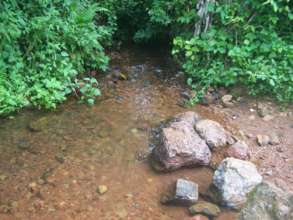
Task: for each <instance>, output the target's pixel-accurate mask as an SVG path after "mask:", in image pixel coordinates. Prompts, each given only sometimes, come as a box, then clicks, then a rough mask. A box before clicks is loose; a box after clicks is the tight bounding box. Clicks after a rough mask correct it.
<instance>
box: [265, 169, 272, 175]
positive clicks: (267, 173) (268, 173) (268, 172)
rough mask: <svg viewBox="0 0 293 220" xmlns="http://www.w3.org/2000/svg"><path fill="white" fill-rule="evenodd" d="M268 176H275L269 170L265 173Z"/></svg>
mask: <svg viewBox="0 0 293 220" xmlns="http://www.w3.org/2000/svg"><path fill="white" fill-rule="evenodd" d="M265 175H266V176H272V175H273V171H272V170H268V171H267V172H265Z"/></svg>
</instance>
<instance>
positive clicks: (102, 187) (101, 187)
mask: <svg viewBox="0 0 293 220" xmlns="http://www.w3.org/2000/svg"><path fill="white" fill-rule="evenodd" d="M107 191H108V187H107V186H106V185H99V186H98V188H97V193H99V194H100V195H103V194H105V193H106V192H107Z"/></svg>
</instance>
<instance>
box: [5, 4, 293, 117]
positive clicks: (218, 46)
mask: <svg viewBox="0 0 293 220" xmlns="http://www.w3.org/2000/svg"><path fill="white" fill-rule="evenodd" d="M292 8H293V2H292V1H290V0H267V1H261V0H218V1H217V0H169V1H165V0H145V1H143V0H137V1H135V0H96V1H95V0H21V1H20V0H3V1H1V2H0V38H1V41H0V49H1V53H0V115H1V114H2V115H5V114H8V113H11V112H14V111H17V110H19V109H21V108H23V107H27V106H33V107H37V108H56V106H57V104H58V103H61V102H63V101H65V100H66V98H67V97H68V95H70V94H72V93H76V91H77V90H78V91H80V92H79V94H78V95H79V97H80V98H81V100H83V101H85V102H87V103H89V104H93V103H94V100H95V99H94V98H95V97H96V96H99V95H100V91H99V88H98V82H97V80H96V79H95V78H93V77H90V75H89V74H88V72H89V71H91V70H97V71H100V72H105V71H106V70H107V67H108V62H109V58H108V56H107V55H106V53H105V48H109V49H111V48H113V47H115V46H116V45H119V44H120V43H126V42H127V43H129V42H134V43H158V44H169V45H171V47H172V51H171V53H172V54H173V56H174V59H175V60H176V61H177V62H178V63H179V64H180V65H181V66H182V69H183V70H184V72H185V74H186V77H187V83H188V84H189V85H190V86H191V87H192V89H194V90H195V91H196V92H197V96H196V97H194V99H193V100H192V103H195V102H197V101H198V100H199V99H200V98H201V97H202V96H203V95H204V93H205V91H206V90H207V89H208V88H209V87H219V86H224V87H229V86H233V85H238V84H241V85H245V86H246V87H247V88H248V89H249V92H250V94H252V95H269V96H271V97H274V98H275V99H277V100H278V101H281V102H292V101H293V12H292Z"/></svg>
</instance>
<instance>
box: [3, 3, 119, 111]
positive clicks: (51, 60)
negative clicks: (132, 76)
mask: <svg viewBox="0 0 293 220" xmlns="http://www.w3.org/2000/svg"><path fill="white" fill-rule="evenodd" d="M110 17H111V14H110V12H109V11H108V10H107V9H106V8H103V7H101V6H100V5H98V4H93V3H92V2H90V1H86V0H83V1H81V0H80V1H79V0H76V1H69V0H66V1H63V0H46V1H42V0H33V1H31V0H30V1H25V0H24V1H17V0H9V1H8V0H4V1H1V3H0V38H1V42H0V50H1V54H0V94H1V95H0V114H7V113H9V112H13V111H15V110H17V109H20V108H22V107H24V106H27V105H33V106H36V107H38V108H41V107H44V108H55V107H56V104H58V103H60V102H62V101H64V100H65V99H66V96H67V95H68V94H70V93H71V92H72V91H73V90H75V89H77V87H78V86H79V84H76V83H75V80H76V78H77V77H78V75H79V74H82V73H85V72H86V71H88V70H92V69H100V70H102V71H104V70H106V68H107V64H108V57H107V56H106V55H105V53H104V48H103V46H102V45H103V44H105V43H106V42H107V41H109V39H111V36H112V34H113V32H114V30H115V25H114V22H113V20H112V19H114V18H112V17H111V18H110ZM85 81H86V82H87V81H88V80H85ZM90 85H96V84H95V83H91V84H90ZM93 89H94V90H95V92H93V91H92V90H90V91H91V92H90V94H92V96H95V95H99V92H98V88H97V87H95V88H93ZM83 94H84V95H85V97H87V100H90V101H89V102H90V103H92V100H93V99H92V98H93V97H92V96H90V97H88V95H86V94H85V93H83Z"/></svg>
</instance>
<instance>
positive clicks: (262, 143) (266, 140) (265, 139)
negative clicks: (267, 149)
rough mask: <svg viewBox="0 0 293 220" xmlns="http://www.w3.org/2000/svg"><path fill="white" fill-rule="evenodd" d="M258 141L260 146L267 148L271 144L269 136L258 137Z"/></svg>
mask: <svg viewBox="0 0 293 220" xmlns="http://www.w3.org/2000/svg"><path fill="white" fill-rule="evenodd" d="M256 140H257V143H258V145H259V146H265V145H268V144H269V143H270V137H269V136H267V135H257V136H256Z"/></svg>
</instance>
